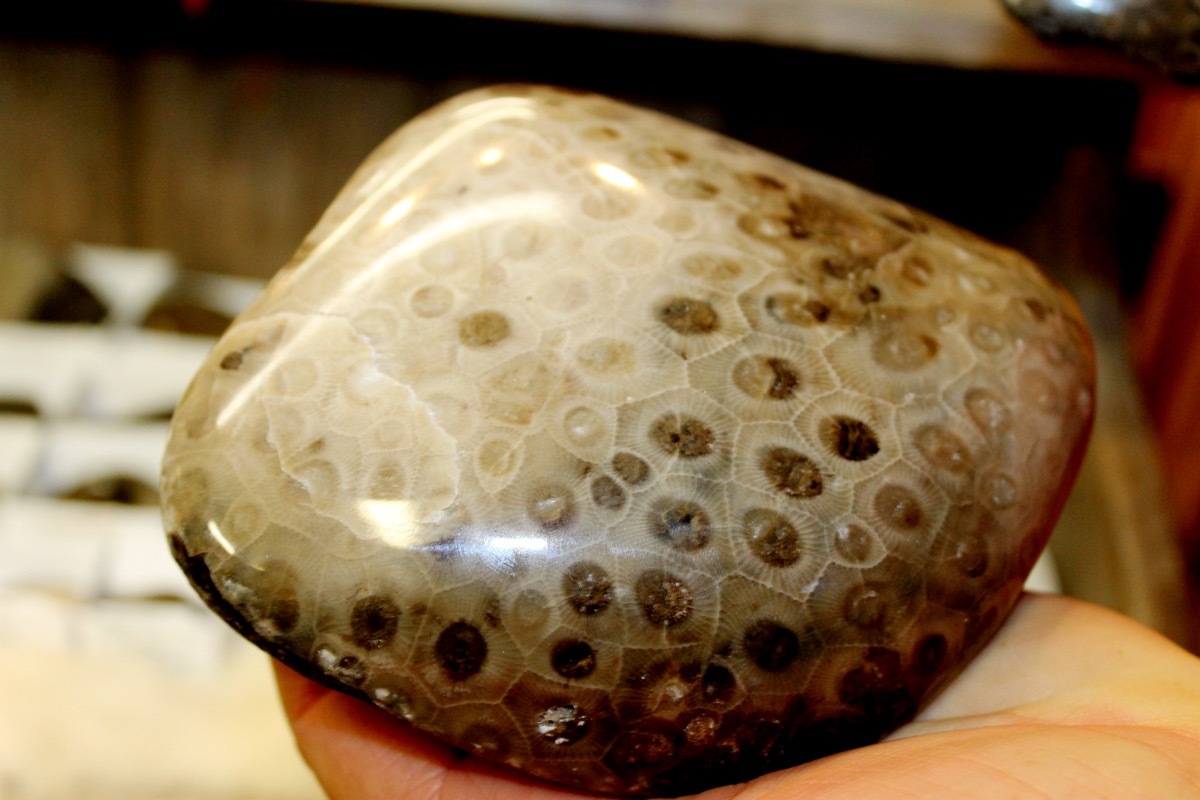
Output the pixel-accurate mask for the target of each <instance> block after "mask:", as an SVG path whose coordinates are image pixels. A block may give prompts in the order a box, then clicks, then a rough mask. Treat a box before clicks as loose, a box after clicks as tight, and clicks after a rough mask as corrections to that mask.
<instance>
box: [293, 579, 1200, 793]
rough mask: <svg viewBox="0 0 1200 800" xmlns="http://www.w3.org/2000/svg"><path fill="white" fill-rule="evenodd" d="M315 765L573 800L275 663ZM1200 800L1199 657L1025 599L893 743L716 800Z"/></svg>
mask: <svg viewBox="0 0 1200 800" xmlns="http://www.w3.org/2000/svg"><path fill="white" fill-rule="evenodd" d="M275 669H276V677H277V678H278V681H279V689H280V695H281V697H282V700H283V706H284V710H285V712H286V713H287V717H288V720H289V721H290V723H291V725H292V728H293V730H294V732H295V735H296V741H297V743H298V745H299V747H300V751H301V753H302V754H303V755H304V758H305V760H307V761H308V763H309V765H310V766H311V767H312V769H313V771H314V772H315V773H316V774H317V777H318V779H319V780H320V781H321V784H322V785H323V786H324V787H325V790H326V791H327V792H328V793H329V795H330V797H331V798H333V799H334V800H341V799H342V798H348V799H351V800H384V799H385V798H387V799H388V800H575V798H581V797H586V796H587V795H581V794H579V793H577V792H574V791H571V790H567V789H562V788H557V787H553V786H549V785H546V784H541V783H536V782H534V781H532V780H529V779H525V778H522V777H521V776H519V775H516V774H515V773H512V772H508V771H505V770H502V769H499V768H496V767H493V766H491V765H489V764H487V763H485V762H483V761H480V760H478V759H476V758H472V757H468V756H465V755H463V754H462V753H461V752H460V751H457V750H455V749H453V748H450V747H448V746H445V745H440V744H438V743H436V742H433V741H431V740H429V739H428V738H426V737H425V736H423V735H422V734H421V733H419V732H418V731H416V730H415V729H413V728H412V727H410V726H408V725H406V724H404V723H403V722H401V721H399V720H396V719H394V718H392V717H390V716H389V715H387V714H386V713H384V712H383V711H380V710H379V709H376V708H374V707H372V706H370V705H368V704H366V703H364V702H362V701H359V700H356V699H354V698H351V697H348V696H346V695H343V694H341V693H339V692H335V691H333V690H331V689H327V688H325V687H323V686H320V685H319V684H316V683H314V682H312V681H309V680H307V679H306V678H303V677H301V676H300V675H298V674H296V673H295V672H292V671H291V670H289V669H288V668H286V667H284V666H282V665H280V664H276V665H275ZM1035 796H1036V797H1047V798H1068V797H1088V798H1110V797H1111V798H1121V800H1129V799H1130V798H1136V797H1148V798H1149V797H1153V798H1173V799H1175V800H1183V799H1184V798H1200V659H1197V658H1195V657H1193V656H1191V655H1189V654H1187V653H1186V652H1184V651H1183V650H1181V649H1179V648H1178V647H1176V646H1175V645H1173V644H1171V643H1170V642H1168V641H1167V640H1166V639H1163V638H1162V637H1160V636H1159V635H1158V634H1156V633H1154V632H1153V631H1150V630H1149V629H1147V628H1144V627H1142V626H1141V625H1139V624H1137V623H1136V622H1133V621H1132V620H1130V619H1127V618H1126V617H1123V616H1120V615H1119V614H1116V613H1114V612H1111V611H1107V610H1105V609H1102V608H1099V607H1097V606H1092V605H1089V604H1087V603H1082V602H1079V601H1076V600H1070V599H1067V598H1062V597H1055V596H1048V595H1026V596H1025V597H1023V598H1022V600H1021V602H1020V603H1019V604H1018V605H1017V608H1016V610H1015V611H1014V612H1013V615H1012V616H1011V617H1010V618H1009V620H1008V621H1007V622H1006V623H1005V624H1004V626H1003V627H1002V628H1001V629H1000V631H999V632H998V633H997V634H996V637H995V638H994V639H993V640H992V642H991V643H990V644H989V645H988V646H987V647H986V648H985V649H984V650H983V652H981V653H980V654H979V656H977V657H976V659H975V660H974V661H973V662H972V663H971V664H970V665H969V666H968V667H967V669H966V670H965V671H964V672H963V673H962V674H961V675H960V676H959V677H958V678H957V679H955V680H954V681H953V682H952V683H951V684H950V685H949V686H948V687H947V688H946V689H945V690H944V691H943V692H942V693H941V695H939V696H938V697H937V698H936V699H935V700H934V701H933V702H932V703H931V704H930V705H929V706H928V707H927V708H926V709H925V710H924V711H923V712H922V713H921V714H920V715H919V716H918V717H917V718H916V719H915V720H914V721H912V722H910V723H909V724H907V725H905V726H903V727H902V728H900V729H899V730H897V731H896V732H895V733H894V734H892V736H891V737H889V738H888V739H887V740H886V741H884V742H881V743H879V744H876V745H871V746H869V747H864V748H860V749H857V750H851V751H847V752H844V753H839V754H836V755H833V756H829V757H827V758H824V759H821V760H819V761H815V762H812V763H809V764H804V765H801V766H798V767H793V768H791V769H786V770H781V771H779V772H775V773H771V774H769V775H764V776H762V777H760V778H757V779H755V780H753V781H750V782H749V783H745V784H740V785H737V786H726V787H721V788H717V789H712V790H710V791H708V792H704V793H703V794H701V795H697V796H696V797H697V798H703V800H732V798H737V799H738V800H795V799H797V798H804V800H815V799H817V798H821V799H822V800H825V799H827V798H854V800H869V799H870V798H887V800H905V799H906V798H928V797H939V798H940V797H954V798H988V800H994V799H995V798H1005V797H1035Z"/></svg>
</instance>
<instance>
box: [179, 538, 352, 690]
mask: <svg viewBox="0 0 1200 800" xmlns="http://www.w3.org/2000/svg"><path fill="white" fill-rule="evenodd" d="M169 538H170V544H171V555H172V556H174V558H175V563H177V564H178V565H179V568H180V569H182V570H183V574H184V575H185V576H187V579H188V583H190V584H191V585H192V588H193V589H195V590H196V594H198V595H200V598H201V599H202V600H204V602H205V604H206V605H207V606H208V607H209V608H211V609H212V610H213V611H214V612H215V613H216V614H217V616H219V617H220V618H221V619H223V620H225V622H226V623H227V624H228V625H229V626H230V627H231V628H233V629H234V630H235V631H237V632H238V633H239V634H240V635H241V636H242V637H243V638H245V639H247V640H248V641H249V642H250V643H251V644H253V645H254V646H255V647H257V648H259V649H260V650H262V651H263V652H265V653H266V654H267V655H269V656H271V657H272V658H274V659H276V660H278V661H280V662H281V663H282V664H283V665H284V666H286V667H288V668H289V669H292V670H294V671H296V672H298V673H300V674H301V675H303V676H304V677H306V678H309V679H310V680H314V681H316V682H317V683H319V684H321V685H322V686H325V687H327V688H329V689H334V690H336V691H339V692H342V693H343V694H348V695H350V696H351V697H357V698H358V699H360V700H363V701H365V702H367V703H370V704H371V705H375V704H374V703H372V702H371V698H370V697H369V696H368V695H367V693H366V692H364V691H362V690H361V689H355V688H354V687H352V686H347V685H346V684H344V683H342V682H340V681H338V680H337V679H336V678H333V677H331V676H329V675H327V674H325V673H324V672H322V671H321V670H320V669H319V668H318V667H316V666H314V665H312V664H311V663H309V662H308V661H305V660H304V659H302V658H300V657H299V656H298V655H296V653H294V652H293V651H291V650H289V649H288V648H287V647H285V646H284V645H282V644H280V643H278V642H272V641H270V640H268V639H264V638H263V637H262V636H260V635H259V634H258V632H257V631H256V630H255V629H254V625H253V624H251V622H250V621H249V620H248V619H246V617H245V616H243V615H242V613H241V612H240V611H238V610H237V609H236V608H235V607H234V606H233V604H232V603H230V602H229V601H228V600H226V599H225V597H224V596H223V595H222V594H221V592H220V591H219V590H218V589H217V586H216V583H215V582H214V581H213V579H212V574H211V573H210V572H209V569H208V562H206V561H205V560H204V556H203V555H196V556H194V555H191V554H190V553H188V552H187V547H186V545H184V543H183V537H182V536H181V535H180V534H178V533H173V534H171V535H170V537H169Z"/></svg>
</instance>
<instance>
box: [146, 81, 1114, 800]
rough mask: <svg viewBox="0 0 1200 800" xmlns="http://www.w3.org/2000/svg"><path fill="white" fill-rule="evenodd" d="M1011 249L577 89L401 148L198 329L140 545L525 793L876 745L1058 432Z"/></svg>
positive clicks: (1068, 379)
mask: <svg viewBox="0 0 1200 800" xmlns="http://www.w3.org/2000/svg"><path fill="white" fill-rule="evenodd" d="M1092 400H1093V365H1092V352H1091V345H1090V343H1089V339H1088V335H1087V333H1086V330H1085V329H1084V326H1083V324H1082V322H1081V321H1080V317H1079V315H1078V312H1077V311H1076V309H1075V307H1074V304H1073V303H1072V302H1071V300H1070V299H1069V298H1067V297H1066V296H1065V294H1064V293H1063V291H1062V290H1061V289H1060V288H1058V287H1057V286H1055V285H1054V284H1052V283H1051V282H1050V281H1049V280H1047V279H1046V278H1045V277H1043V276H1042V275H1041V274H1040V273H1039V272H1038V271H1037V270H1036V269H1035V268H1034V267H1033V266H1032V265H1031V264H1029V263H1028V262H1027V261H1026V260H1025V259H1023V258H1022V257H1020V256H1018V255H1016V254H1015V253H1012V252H1010V251H1007V250H1004V249H1001V248H998V247H996V246H994V245H991V244H988V243H986V242H983V241H981V240H979V239H977V238H974V237H973V236H971V235H969V234H967V233H964V232H962V231H960V230H957V229H955V228H953V227H951V226H949V225H946V224H944V223H941V222H938V221H937V220H934V219H932V218H930V217H928V216H926V215H923V214H921V213H919V212H916V211H913V210H911V209H909V208H907V207H905V206H902V205H900V204H898V203H895V202H892V201H889V200H885V199H883V198H880V197H876V196H874V195H871V194H868V193H866V192H863V191H861V190H859V189H856V188H854V187H851V186H849V185H847V184H844V183H842V182H839V181H837V180H834V179H832V178H829V177H826V176H823V175H820V174H817V173H814V172H812V171H809V170H807V169H804V168H802V167H799V166H797V165H794V164H791V163H789V162H786V161H783V160H781V159H779V158H776V157H774V156H771V155H769V154H766V153H763V152H761V151H758V150H754V149H752V148H749V147H747V146H745V145H741V144H738V143H736V142H733V141H730V140H728V139H724V138H721V137H719V136H717V135H715V134H712V133H710V132H707V131H704V130H701V129H698V128H695V127H692V126H690V125H687V124H685V123H682V122H679V121H675V120H672V119H668V118H666V117H662V116H659V115H656V114H653V113H650V112H646V111H642V110H639V109H635V108H632V107H629V106H626V105H622V104H620V103H617V102H614V101H612V100H608V99H605V98H602V97H597V96H593V95H581V94H574V93H567V92H562V91H558V90H553V89H548V88H537V87H504V88H499V89H488V90H481V91H477V92H473V93H471V94H468V95H464V96H462V97H460V98H457V99H455V100H452V101H450V102H449V103H447V104H445V105H443V106H440V107H438V108H436V109H434V110H433V111H431V112H428V113H427V114H425V115H423V116H422V117H419V118H417V119H416V120H414V121H413V122H411V123H410V124H409V125H407V126H406V127H404V128H403V129H401V130H400V131H399V132H398V133H397V134H395V135H394V136H393V137H392V138H391V139H389V140H388V141H387V142H386V143H384V144H383V145H382V146H381V147H380V149H379V150H378V151H376V152H375V153H374V154H373V155H372V156H371V157H370V158H369V159H368V161H367V162H366V164H365V165H364V166H363V167H362V168H361V169H360V170H359V172H358V173H356V175H355V176H354V177H353V178H352V180H351V182H350V183H349V185H348V186H347V187H346V189H345V190H344V191H343V192H342V194H341V195H340V196H339V197H338V198H337V200H336V201H335V202H334V204H333V206H332V207H331V208H330V210H329V211H328V212H327V214H326V215H325V217H324V218H323V219H322V220H321V222H320V223H319V224H318V226H317V228H316V229H315V230H314V231H313V233H312V234H311V235H310V236H309V238H308V239H307V240H306V241H305V242H304V244H303V245H302V246H301V248H300V250H299V252H298V253H297V254H296V256H295V258H294V260H293V261H292V262H291V263H290V264H289V265H288V266H287V267H286V268H284V269H283V270H282V271H281V272H280V273H279V275H278V276H277V277H276V278H275V279H274V281H273V282H272V283H271V284H270V286H269V287H268V289H267V290H266V292H265V293H264V294H263V296H262V297H260V298H259V300H258V301H257V302H256V303H255V305H254V306H253V307H252V308H251V309H250V310H249V311H248V312H247V313H246V314H245V315H243V316H242V317H241V318H240V319H239V321H238V322H237V323H235V325H234V326H233V328H231V329H230V331H229V332H228V334H227V335H226V336H225V338H224V339H223V340H222V341H221V343H220V344H219V345H218V347H217V349H216V351H215V352H214V353H213V355H212V356H211V358H210V359H209V361H208V363H207V365H206V366H205V367H204V368H203V369H202V371H201V372H200V373H199V375H198V376H197V377H196V379H195V381H194V383H193V385H192V386H191V388H190V390H189V391H188V394H187V396H186V398H185V400H184V402H183V404H182V406H181V407H180V409H179V411H178V413H177V415H176V418H175V421H174V423H173V431H172V438H171V443H170V446H169V448H168V453H167V457H166V461H165V466H164V498H165V501H164V515H165V524H166V530H167V532H168V535H169V538H170V541H171V545H172V548H173V551H174V553H175V556H176V558H177V559H178V560H179V562H180V564H181V565H182V566H183V568H184V569H185V570H186V571H187V573H188V575H189V577H190V578H191V580H192V582H193V583H194V585H195V586H196V587H197V589H198V590H199V591H200V592H201V594H202V595H204V597H205V599H206V600H207V601H208V602H209V603H210V605H212V606H213V607H214V609H215V610H217V611H218V612H219V613H220V614H221V615H222V616H224V617H225V618H226V619H227V620H228V621H229V622H230V623H231V624H232V625H234V626H235V627H236V628H237V629H238V630H239V631H241V632H242V633H243V634H244V635H246V636H247V637H248V638H250V639H251V640H253V641H255V642H256V643H257V644H259V645H260V646H261V647H263V648H264V649H265V650H267V651H268V652H270V653H272V654H273V655H275V656H277V657H279V658H281V659H282V660H284V661H285V662H286V663H288V664H290V665H292V666H293V667H296V668H298V669H300V670H301V671H303V672H305V673H306V674H308V675H310V676H313V677H315V678H317V679H319V680H322V681H323V682H325V683H327V684H329V685H333V686H336V687H338V688H340V689H342V690H344V691H347V692H350V693H351V694H355V695H357V696H360V697H362V698H364V699H365V700H367V701H370V702H372V703H375V704H376V705H378V706H381V707H383V708H385V709H387V710H389V711H391V712H393V713H395V714H396V715H398V716H400V717H403V718H404V719H406V720H409V721H410V722H411V723H412V724H414V725H416V726H417V727H419V728H421V729H423V730H425V731H428V732H429V733H431V734H432V735H434V736H436V737H439V738H441V739H443V740H445V741H448V742H451V743H453V744H454V745H457V746H458V747H461V748H463V749H465V750H467V751H470V752H472V753H475V754H478V755H480V756H482V757H485V758H487V759H491V760H494V761H498V762H502V763H506V764H509V765H512V766H515V767H516V768H518V769H520V770H524V771H526V772H528V773H531V774H533V775H536V776H540V777H542V778H545V779H548V780H551V781H556V782H561V783H566V784H571V785H576V786H581V787H586V788H588V789H591V790H599V791H604V792H611V793H618V794H620V793H625V794H673V793H674V794H678V793H681V792H685V791H692V790H697V789H701V788H705V787H706V786H708V785H710V784H713V783H722V782H729V781H735V780H740V779H744V778H746V777H749V776H752V775H754V774H758V773H761V772H764V771H767V770H770V769H775V768H778V767H782V766H786V765H789V764H793V763H797V762H800V761H803V760H806V759H810V758H813V757H816V756H820V755H823V754H825V753H828V752H830V751H832V750H836V749H841V748H847V747H852V746H856V745H859V744H864V743H867V742H871V741H874V740H876V739H878V738H879V737H880V736H882V735H884V734H886V733H887V732H888V731H890V730H891V729H893V728H894V727H896V726H897V725H899V724H901V723H902V722H904V721H905V720H906V719H908V718H909V717H911V715H912V714H913V713H914V712H915V711H916V710H917V709H918V708H919V707H920V705H921V704H922V702H924V701H925V700H926V699H928V697H929V696H930V695H931V694H932V693H933V692H934V691H936V690H937V688H939V687H940V686H941V685H942V684H944V683H945V682H946V681H947V680H949V679H950V678H951V677H952V676H953V675H954V674H955V673H956V672H957V671H958V670H959V669H960V668H961V667H962V665H963V664H964V663H965V662H966V660H967V659H969V658H970V656H971V655H972V654H973V653H974V652H975V651H976V650H977V649H978V648H979V647H981V646H982V645H983V644H984V643H985V642H986V641H987V639H988V637H989V636H990V635H991V634H992V633H993V632H994V631H995V629H996V628H997V627H998V626H999V625H1000V623H1001V622H1002V621H1003V619H1004V617H1005V615H1006V614H1007V613H1008V611H1009V610H1010V609H1011V607H1012V605H1013V603H1014V602H1015V599H1016V597H1017V595H1018V593H1019V591H1020V587H1021V584H1022V580H1023V578H1024V576H1025V573H1026V572H1027V571H1028V569H1029V568H1030V567H1031V566H1032V564H1033V562H1034V560H1035V558H1036V556H1037V554H1038V552H1039V550H1040V549H1041V547H1042V546H1043V544H1044V542H1045V539H1046V537H1047V535H1048V533H1049V530H1050V528H1051V526H1052V524H1053V522H1054V518H1055V516H1056V514H1057V512H1058V509H1059V506H1060V504H1061V502H1062V500H1063V498H1064V495H1065V493H1066V490H1067V486H1068V485H1069V483H1070V481H1071V479H1072V477H1073V475H1074V472H1075V469H1076V466H1077V463H1078V460H1079V458H1080V455H1081V451H1082V448H1083V443H1084V440H1085V439H1086V434H1087V430H1088V427H1089V425H1090V420H1091V415H1092V408H1091V406H1092Z"/></svg>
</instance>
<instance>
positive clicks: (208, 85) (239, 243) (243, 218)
mask: <svg viewBox="0 0 1200 800" xmlns="http://www.w3.org/2000/svg"><path fill="white" fill-rule="evenodd" d="M140 70H141V74H140V80H139V82H138V86H137V89H136V93H135V98H134V102H133V104H132V110H133V120H132V122H131V124H132V125H133V127H134V132H135V138H136V142H137V153H138V157H137V162H136V165H135V170H134V173H135V175H134V189H133V196H132V197H131V198H130V203H131V206H132V208H133V213H134V215H135V218H134V222H133V229H134V232H135V237H134V238H135V239H136V241H137V242H138V243H139V244H142V245H146V246H150V247H164V248H168V249H171V250H173V251H174V252H175V253H176V254H178V256H179V257H180V259H181V260H182V261H183V263H185V264H187V265H188V266H190V267H195V268H199V269H208V270H213V271H227V272H234V273H239V274H247V275H259V276H267V275H270V274H272V273H273V272H274V271H275V270H276V269H277V268H278V267H280V266H282V265H283V263H284V262H285V261H286V260H287V259H288V257H289V256H290V255H291V254H292V252H293V251H294V250H295V249H296V247H297V245H299V243H300V240H301V239H302V238H303V237H304V235H305V234H306V233H307V232H308V230H309V228H311V227H312V225H313V224H314V223H315V222H316V220H317V218H318V216H319V215H320V213H321V212H322V211H323V210H324V209H325V207H326V205H328V203H329V201H330V200H332V198H333V196H334V194H335V193H336V192H337V190H338V189H339V188H340V187H341V185H342V184H343V183H344V182H345V180H346V179H347V178H348V177H349V175H350V173H351V171H352V170H353V169H354V168H355V166H357V164H358V162H359V161H361V160H362V159H363V158H364V157H365V156H366V155H367V153H368V152H370V150H371V149H372V148H373V147H375V145H377V144H378V143H379V142H380V141H382V140H383V138H384V137H386V136H387V135H388V134H389V133H391V132H392V131H393V130H394V129H395V128H397V127H399V126H400V125H401V124H402V123H403V122H405V121H406V120H407V119H409V118H410V117H411V116H412V115H413V114H414V113H416V111H417V110H419V108H421V107H422V105H423V102H422V98H421V95H420V92H419V90H418V89H415V88H414V86H413V85H412V84H411V83H409V82H407V81H405V80H404V79H402V78H396V77H388V76H381V75H375V74H371V73H365V72H353V71H349V70H337V69H333V70H331V69H318V68H314V67H312V66H302V65H297V64H289V63H287V62H281V61H267V60H261V59H253V58H243V59H236V60H219V61H205V60H201V59H197V58H195V57H192V56H183V55H175V54H151V55H149V56H147V57H145V58H144V59H143V61H142V63H141V64H140Z"/></svg>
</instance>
